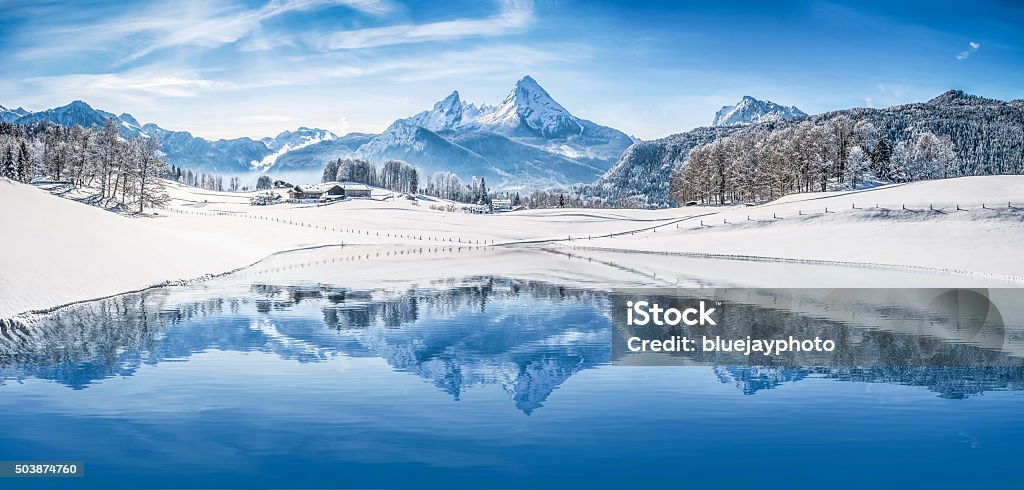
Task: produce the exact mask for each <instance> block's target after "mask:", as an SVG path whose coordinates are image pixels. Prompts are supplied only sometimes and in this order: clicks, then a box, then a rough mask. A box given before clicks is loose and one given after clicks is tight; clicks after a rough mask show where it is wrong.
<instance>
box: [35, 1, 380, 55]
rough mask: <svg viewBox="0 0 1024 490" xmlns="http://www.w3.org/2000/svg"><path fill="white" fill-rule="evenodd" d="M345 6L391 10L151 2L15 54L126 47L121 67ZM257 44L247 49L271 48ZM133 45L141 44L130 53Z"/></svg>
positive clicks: (366, 4)
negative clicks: (272, 21)
mask: <svg viewBox="0 0 1024 490" xmlns="http://www.w3.org/2000/svg"><path fill="white" fill-rule="evenodd" d="M331 6H347V7H349V8H352V9H354V10H356V11H359V12H361V13H364V14H368V15H374V16H383V15H387V14H388V13H391V12H393V11H394V10H395V9H396V6H395V4H394V3H393V2H392V1H391V0H270V1H269V2H267V3H266V4H264V5H263V6H261V7H257V8H248V7H245V6H243V5H240V4H236V3H223V2H206V1H187V2H178V3H173V4H171V3H161V4H156V5H155V6H154V7H153V8H151V9H147V10H146V11H143V12H133V13H131V14H127V15H123V16H119V17H115V18H112V19H110V20H108V21H105V22H97V23H90V24H85V25H71V26H59V27H56V28H54V29H50V30H48V31H46V32H44V33H42V35H38V36H33V38H32V39H34V42H31V43H28V45H26V46H25V47H24V48H23V49H21V50H20V52H19V53H18V58H19V59H22V60H39V59H52V58H56V57H59V56H62V55H69V54H74V53H78V52H82V51H90V50H100V51H110V50H113V49H116V47H117V46H127V47H129V48H128V49H129V50H128V54H127V55H126V56H124V57H123V58H121V59H120V62H121V63H128V62H131V61H135V60H138V59H139V58H142V57H144V56H146V55H149V54H151V53H154V52H156V51H159V50H162V49H167V48H173V47H179V46H196V47H203V48H215V47H218V46H223V45H225V44H231V43H235V42H238V41H240V40H242V39H245V38H246V37H247V36H249V35H250V34H252V33H254V32H256V31H258V30H259V28H260V27H261V26H262V25H263V23H264V22H265V21H268V20H270V19H273V18H275V17H278V16H280V15H283V14H286V13H289V12H299V11H310V10H315V9H319V8H325V7H331ZM278 44H279V43H269V42H266V41H265V40H257V41H254V42H251V43H248V44H247V45H246V48H247V49H250V50H254V49H264V48H269V47H273V46H277V45H278ZM133 46H141V47H138V48H136V49H132V48H131V47H133Z"/></svg>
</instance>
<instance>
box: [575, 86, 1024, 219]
mask: <svg viewBox="0 0 1024 490" xmlns="http://www.w3.org/2000/svg"><path fill="white" fill-rule="evenodd" d="M841 115H845V116H848V117H850V118H851V119H853V120H854V121H859V120H866V121H870V122H871V123H872V124H874V125H875V127H876V128H877V129H878V132H879V134H880V135H882V136H884V137H885V138H886V139H887V140H888V141H889V142H890V143H891V144H893V145H896V144H898V143H900V142H903V141H908V140H909V139H910V138H912V137H914V136H915V135H916V134H917V132H919V131H930V132H932V133H934V134H936V135H938V136H945V137H949V138H950V140H951V142H952V143H953V149H954V151H955V152H956V154H957V156H958V157H959V158H960V159H961V160H962V161H963V162H964V165H965V167H966V168H969V169H971V170H970V173H971V174H977V175H981V174H1013V173H1021V172H1024V103H1022V102H1021V101H1019V100H1016V101H1012V102H1002V101H999V100H993V99H986V98H982V97H977V96H973V95H968V94H965V93H963V92H961V91H955V90H951V91H949V92H946V93H944V94H942V95H940V96H938V97H936V98H934V99H932V100H930V101H928V102H925V103H915V104H906V105H901V106H894V107H890V108H887V109H868V108H856V109H846V110H841V111H834V112H829V113H825V114H820V115H816V116H809V117H807V118H805V119H801V120H799V121H794V120H778V121H770V122H765V123H760V124H756V125H748V126H730V127H718V128H697V129H694V130H692V131H688V132H685V133H680V134H675V135H672V136H668V137H665V138H662V139H659V140H654V141H649V142H640V143H636V144H634V145H633V146H631V147H630V148H629V149H628V150H626V152H625V153H624V154H623V156H622V158H621V159H620V160H619V161H618V163H616V164H615V166H614V167H612V168H611V169H610V170H609V171H608V172H606V173H605V174H604V175H602V176H601V178H599V179H598V180H597V181H596V182H594V183H593V184H591V185H587V186H582V187H581V189H580V192H582V193H583V194H584V195H588V196H592V197H598V198H602V199H605V200H607V201H608V202H611V203H616V202H619V203H623V204H633V205H646V206H652V207H665V206H670V205H672V204H673V203H672V202H671V201H670V200H669V198H668V184H669V179H670V177H671V175H672V171H673V169H675V168H676V167H677V166H679V165H682V164H683V163H685V161H686V157H687V155H688V154H689V151H690V150H691V149H693V148H695V147H697V146H700V145H702V144H705V143H708V142H710V141H713V140H714V139H717V138H722V137H725V136H729V135H731V134H736V132H740V131H757V130H759V129H775V128H782V127H786V126H788V125H794V124H799V122H802V121H808V122H809V123H811V124H820V123H823V122H827V121H829V120H830V119H832V118H835V117H838V116H841Z"/></svg>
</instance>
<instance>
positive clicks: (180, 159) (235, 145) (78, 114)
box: [0, 100, 354, 173]
mask: <svg viewBox="0 0 1024 490" xmlns="http://www.w3.org/2000/svg"><path fill="white" fill-rule="evenodd" d="M108 119H112V120H113V121H114V122H115V123H116V124H117V125H118V126H119V128H120V130H121V134H122V136H124V137H126V138H137V137H140V136H150V137H154V138H156V139H157V140H158V141H159V142H160V146H161V149H162V150H163V151H164V153H165V154H166V155H167V159H168V161H169V162H170V163H171V164H173V165H177V166H179V167H184V168H191V169H193V170H198V171H203V172H225V173H245V172H250V171H253V170H261V171H267V170H268V169H270V168H271V167H273V166H274V164H275V162H276V160H277V159H278V158H279V157H280V156H282V155H284V154H286V153H289V152H294V151H297V150H301V149H303V148H306V147H308V146H311V145H315V144H317V143H320V142H327V141H333V140H337V139H338V138H339V136H337V135H336V134H334V133H332V132H330V131H327V130H324V129H316V128H306V127H300V128H298V129H297V130H295V131H284V132H282V133H280V134H278V135H277V136H275V137H273V138H263V139H262V140H259V141H257V140H254V139H252V138H234V139H221V140H207V139H205V138H200V137H197V136H193V135H192V134H191V133H189V132H188V131H171V130H167V129H164V128H162V127H160V126H158V125H156V124H153V123H148V124H142V123H140V122H139V121H138V120H137V119H135V117H134V116H132V115H131V114H127V113H123V114H121V115H119V116H118V115H115V114H113V113H111V112H107V111H104V110H100V109H96V108H93V107H92V106H90V105H89V104H88V103H86V102H84V101H81V100H76V101H74V102H71V103H70V104H67V105H64V106H61V107H55V108H53V109H47V110H44V111H39V112H29V111H26V110H24V109H21V108H18V109H13V110H12V109H6V108H4V107H2V106H0V121H2V122H10V123H15V124H23V125H30V124H36V123H43V122H48V123H53V124H59V125H61V126H66V127H70V126H75V125H78V126H82V127H86V128H96V127H102V126H103V125H104V124H106V122H107V120H108ZM353 149H354V148H352V149H350V150H349V151H348V152H347V153H346V154H348V153H351V150H353ZM320 166H322V164H319V163H318V164H317V165H316V167H315V168H313V169H314V170H319V168H320Z"/></svg>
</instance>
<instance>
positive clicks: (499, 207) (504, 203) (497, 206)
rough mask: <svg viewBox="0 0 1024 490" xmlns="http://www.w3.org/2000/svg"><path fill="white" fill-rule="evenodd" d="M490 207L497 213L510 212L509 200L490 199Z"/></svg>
mask: <svg viewBox="0 0 1024 490" xmlns="http://www.w3.org/2000/svg"><path fill="white" fill-rule="evenodd" d="M491 207H493V208H494V210H495V211H497V212H501V211H511V210H512V200H511V199H491Z"/></svg>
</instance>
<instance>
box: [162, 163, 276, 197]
mask: <svg viewBox="0 0 1024 490" xmlns="http://www.w3.org/2000/svg"><path fill="white" fill-rule="evenodd" d="M263 177H266V176H263ZM167 178H168V179H170V180H173V181H175V182H178V183H179V184H182V185H187V186H190V187H198V188H200V189H206V190H208V191H231V192H238V191H242V192H246V191H248V190H249V186H247V185H242V180H241V179H240V178H239V177H237V176H235V177H229V178H228V179H227V185H225V184H224V181H225V179H224V176H223V175H219V174H208V173H203V172H193V171H192V170H191V169H187V168H182V167H178V166H175V165H171V169H170V171H169V172H167ZM267 178H268V179H269V178H270V177H267ZM268 188H269V187H268Z"/></svg>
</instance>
